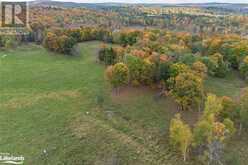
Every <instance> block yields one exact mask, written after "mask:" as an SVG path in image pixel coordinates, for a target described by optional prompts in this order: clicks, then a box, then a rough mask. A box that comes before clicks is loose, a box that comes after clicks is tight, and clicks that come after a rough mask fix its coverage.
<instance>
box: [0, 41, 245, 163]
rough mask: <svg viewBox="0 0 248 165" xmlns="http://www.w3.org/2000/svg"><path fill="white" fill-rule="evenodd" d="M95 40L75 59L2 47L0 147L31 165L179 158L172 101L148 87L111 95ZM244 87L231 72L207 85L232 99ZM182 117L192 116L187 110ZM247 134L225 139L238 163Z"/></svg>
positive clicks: (27, 47) (242, 157)
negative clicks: (172, 143) (172, 141)
mask: <svg viewBox="0 0 248 165" xmlns="http://www.w3.org/2000/svg"><path fill="white" fill-rule="evenodd" d="M99 44H100V43H99V42H86V43H82V44H80V45H79V47H80V49H81V56H79V57H69V56H62V55H58V54H54V53H51V52H48V51H46V50H45V49H43V48H42V47H40V46H37V45H34V44H30V45H25V46H21V47H19V48H17V49H16V50H11V51H1V52H0V152H4V153H11V154H13V155H23V156H24V157H25V161H24V162H25V163H24V164H32V165H43V164H44V165H45V164H48V165H59V164H68V165H82V164H83V165H111V164H113V165H114V164H128V165H140V164H142V165H153V164H154V165H162V164H165V165H181V164H182V159H181V157H180V155H176V154H175V153H174V152H173V151H170V150H169V147H168V135H167V132H168V127H169V121H170V119H171V117H172V116H173V115H174V114H175V113H177V108H176V105H175V103H174V102H173V100H172V99H170V98H164V99H161V100H154V95H155V91H153V90H151V89H149V88H140V89H135V88H128V89H125V90H123V91H122V92H121V93H120V95H118V96H115V95H113V94H112V91H111V88H110V86H109V85H108V84H107V83H106V82H105V80H104V76H103V74H104V66H103V65H100V64H98V63H97V62H96V54H97V50H98V47H99ZM243 85H244V83H243V82H242V81H241V80H240V79H239V78H238V77H236V76H235V74H232V75H231V78H227V79H224V80H219V79H214V78H209V79H208V80H207V82H206V86H207V87H206V89H207V90H208V91H210V92H215V93H217V94H218V95H229V96H232V97H237V95H238V94H239V91H240V88H242V87H243ZM99 98H103V103H100V102H99V101H98V100H101V99H99ZM183 117H184V119H185V120H187V121H188V122H192V118H194V116H193V112H187V113H184V115H183ZM247 137H248V136H244V138H236V141H237V143H234V144H230V147H232V151H235V152H236V151H237V152H236V153H237V154H238V156H239V157H240V160H241V164H243V165H245V162H246V161H247V160H248V158H247V157H246V154H247V153H248V151H247V148H248V142H247V140H246V138H247ZM187 164H197V163H196V162H195V161H194V160H191V161H189V162H188V163H187Z"/></svg>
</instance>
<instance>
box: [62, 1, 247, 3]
mask: <svg viewBox="0 0 248 165" xmlns="http://www.w3.org/2000/svg"><path fill="white" fill-rule="evenodd" d="M60 1H73V2H83V3H101V2H122V3H205V2H225V3H248V0H60Z"/></svg>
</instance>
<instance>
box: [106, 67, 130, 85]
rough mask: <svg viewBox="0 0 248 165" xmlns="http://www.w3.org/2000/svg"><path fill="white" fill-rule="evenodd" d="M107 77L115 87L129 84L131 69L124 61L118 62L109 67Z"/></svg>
mask: <svg viewBox="0 0 248 165" xmlns="http://www.w3.org/2000/svg"><path fill="white" fill-rule="evenodd" d="M106 77H107V79H108V80H109V82H110V83H111V85H112V86H113V87H114V88H118V87H120V86H123V85H127V84H128V81H129V70H128V67H127V66H126V65H125V64H124V63H117V64H115V65H114V66H110V67H108V69H107V70H106Z"/></svg>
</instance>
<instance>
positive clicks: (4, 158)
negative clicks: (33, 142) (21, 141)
mask: <svg viewBox="0 0 248 165" xmlns="http://www.w3.org/2000/svg"><path fill="white" fill-rule="evenodd" d="M23 162H24V157H23V156H14V155H11V154H10V153H0V164H23Z"/></svg>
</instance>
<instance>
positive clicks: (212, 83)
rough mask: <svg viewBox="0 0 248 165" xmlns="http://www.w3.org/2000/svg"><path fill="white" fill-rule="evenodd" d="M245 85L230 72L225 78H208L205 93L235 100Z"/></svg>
mask: <svg viewBox="0 0 248 165" xmlns="http://www.w3.org/2000/svg"><path fill="white" fill-rule="evenodd" d="M246 85H247V84H246V83H245V82H244V81H243V80H242V79H241V78H240V77H239V74H238V73H237V72H236V71H231V72H230V73H228V75H227V76H226V77H225V78H214V77H208V79H207V80H206V82H205V87H206V91H207V92H209V93H215V94H216V95H218V96H229V97H232V98H237V97H238V96H239V95H240V91H241V89H242V88H244V87H245V86H246Z"/></svg>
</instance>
